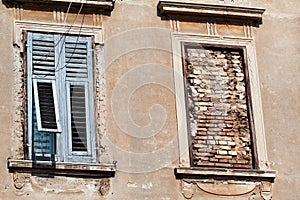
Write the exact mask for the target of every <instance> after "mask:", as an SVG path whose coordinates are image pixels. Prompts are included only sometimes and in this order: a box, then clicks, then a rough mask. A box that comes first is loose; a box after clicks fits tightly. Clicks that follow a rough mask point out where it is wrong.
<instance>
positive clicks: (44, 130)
mask: <svg viewBox="0 0 300 200" xmlns="http://www.w3.org/2000/svg"><path fill="white" fill-rule="evenodd" d="M28 44H29V45H28V52H29V53H28V58H29V59H28V60H29V62H28V65H29V66H28V69H29V76H30V78H29V82H28V83H29V84H30V85H31V89H30V91H31V95H32V97H33V98H32V100H30V101H29V102H30V103H29V106H30V105H31V123H32V126H31V128H30V130H31V134H32V157H33V160H52V161H53V160H54V155H55V134H56V133H57V132H59V131H60V125H59V123H58V121H59V116H58V115H57V114H58V110H57V105H56V104H57V101H56V93H55V64H56V62H55V44H54V35H53V34H41V33H29V34H28ZM29 94H30V92H29Z"/></svg>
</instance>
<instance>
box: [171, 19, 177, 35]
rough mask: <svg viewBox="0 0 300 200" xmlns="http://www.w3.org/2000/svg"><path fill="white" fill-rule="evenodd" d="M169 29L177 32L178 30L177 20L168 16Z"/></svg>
mask: <svg viewBox="0 0 300 200" xmlns="http://www.w3.org/2000/svg"><path fill="white" fill-rule="evenodd" d="M170 30H171V32H174V33H178V32H179V21H178V18H176V17H171V18H170Z"/></svg>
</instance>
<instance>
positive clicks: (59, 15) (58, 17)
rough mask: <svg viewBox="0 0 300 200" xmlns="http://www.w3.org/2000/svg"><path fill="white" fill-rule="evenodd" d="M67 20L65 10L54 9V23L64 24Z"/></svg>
mask: <svg viewBox="0 0 300 200" xmlns="http://www.w3.org/2000/svg"><path fill="white" fill-rule="evenodd" d="M64 20H65V13H64V10H63V9H60V8H54V9H53V22H54V23H58V24H62V23H63V22H64Z"/></svg>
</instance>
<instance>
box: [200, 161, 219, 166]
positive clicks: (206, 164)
mask: <svg viewBox="0 0 300 200" xmlns="http://www.w3.org/2000/svg"><path fill="white" fill-rule="evenodd" d="M197 165H199V166H215V163H211V162H197Z"/></svg>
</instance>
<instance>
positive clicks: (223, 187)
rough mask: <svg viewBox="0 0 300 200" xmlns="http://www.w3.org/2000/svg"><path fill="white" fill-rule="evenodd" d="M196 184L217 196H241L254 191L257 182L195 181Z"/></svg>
mask: <svg viewBox="0 0 300 200" xmlns="http://www.w3.org/2000/svg"><path fill="white" fill-rule="evenodd" d="M196 185H197V186H198V188H199V189H200V190H202V191H204V192H206V193H209V194H213V195H217V196H242V195H246V194H249V193H251V192H252V191H254V190H255V188H256V186H257V183H255V182H253V183H252V182H249V183H228V182H227V181H226V182H225V183H224V182H215V183H203V182H196Z"/></svg>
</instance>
